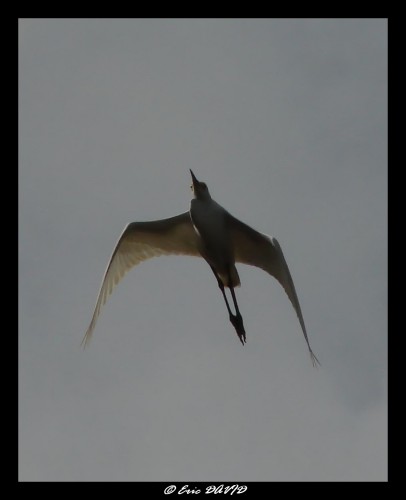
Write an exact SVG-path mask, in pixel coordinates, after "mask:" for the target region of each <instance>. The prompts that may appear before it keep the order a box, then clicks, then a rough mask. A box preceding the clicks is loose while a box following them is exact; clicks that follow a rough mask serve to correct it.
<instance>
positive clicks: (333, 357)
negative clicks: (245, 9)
mask: <svg viewBox="0 0 406 500" xmlns="http://www.w3.org/2000/svg"><path fill="white" fill-rule="evenodd" d="M19 161H20V167H19V172H20V173H19V200H20V201H19V320H20V321H19V326H20V328H19V330H20V332H19V477H20V480H21V481H62V480H63V481H175V480H176V481H185V482H189V483H190V482H191V481H237V482H239V483H243V482H244V481H385V480H386V479H387V21H386V20H384V19H378V20H374V19H367V20H362V19H361V20H319V19H318V20H304V19H301V20H281V19H277V20H266V19H263V20H254V19H235V20H233V19H230V20H229V19H220V20H216V19H209V20H206V19H195V20H188V19H177V20H164V19H156V20H150V19H148V20H144V19H135V20H130V19H128V20H119V19H114V20H109V19H105V20H97V19H95V20H93V19H83V20H80V19H79V20H76V19H73V20H72V19H67V20H53V19H44V20H41V19H23V20H20V23H19ZM189 168H192V169H193V171H194V172H195V174H196V176H197V177H198V178H199V179H200V180H203V181H205V182H206V183H207V184H208V186H209V189H210V191H211V194H212V196H213V198H214V199H215V200H217V201H218V202H219V203H220V204H222V205H223V206H224V207H225V208H226V209H227V210H228V211H230V212H231V213H232V214H233V215H235V216H236V217H238V218H239V219H241V220H243V221H244V222H246V223H248V224H250V225H252V226H253V227H255V228H256V229H258V230H260V231H262V232H264V233H267V234H270V235H272V236H275V237H276V238H277V239H278V240H279V242H280V244H281V246H282V248H283V250H284V253H285V257H286V259H287V262H288V264H289V266H290V269H291V272H292V275H293V279H294V282H295V284H296V289H297V292H298V295H299V299H300V302H301V305H302V310H303V314H304V318H305V322H306V325H307V330H308V333H309V337H310V342H311V345H312V348H313V350H314V352H315V353H316V355H317V356H318V358H319V360H320V361H321V364H322V366H321V368H320V369H318V370H316V369H314V368H313V367H312V364H311V361H310V357H309V354H308V351H307V347H306V344H305V341H304V338H303V335H302V333H301V329H300V325H299V322H298V320H297V318H296V315H295V313H294V310H293V308H292V306H291V304H290V302H289V300H288V298H287V296H286V295H285V293H284V291H283V289H282V288H281V286H280V285H279V284H278V283H277V282H276V280H274V279H273V278H271V277H270V276H269V275H267V274H266V273H264V272H263V271H260V270H259V269H256V268H252V267H248V266H241V265H240V266H239V268H238V269H239V274H240V278H241V281H242V287H241V288H239V289H237V298H238V300H239V304H240V309H241V313H242V315H243V318H244V324H245V328H246V332H247V344H246V345H245V346H244V347H242V345H241V344H240V342H239V340H238V338H237V336H236V334H235V331H234V329H233V327H232V325H231V324H230V322H229V320H228V315H227V311H226V308H225V305H224V302H223V299H222V297H221V294H220V291H219V289H218V287H217V283H216V281H215V279H214V276H213V274H212V272H211V270H210V268H209V267H208V265H207V264H206V262H204V260H202V259H197V258H192V257H176V256H172V257H160V258H159V259H152V260H149V261H147V262H145V263H143V264H141V265H140V266H139V267H137V268H135V269H134V270H133V271H131V272H130V273H129V274H128V275H127V276H126V278H125V279H124V280H123V281H122V283H121V284H120V285H119V286H118V287H117V289H116V290H115V291H114V293H113V295H112V296H111V297H110V299H109V301H108V303H107V305H106V307H105V308H104V309H103V311H102V315H101V316H100V318H99V322H98V324H97V326H96V330H95V332H94V336H93V339H92V342H91V344H90V347H89V348H88V349H86V350H85V351H83V350H81V348H80V342H81V340H82V337H83V334H84V332H85V330H86V328H87V326H88V324H89V322H90V319H91V315H92V312H93V307H94V304H95V301H96V297H97V293H98V290H99V286H100V282H101V278H102V275H103V272H104V270H105V267H106V265H107V262H108V259H109V257H110V255H111V253H112V251H113V249H114V245H115V243H116V241H117V238H118V237H119V235H120V233H121V231H122V230H123V228H124V227H125V225H126V224H127V223H129V222H131V221H142V220H149V219H160V218H165V217H169V216H171V215H176V214H178V213H181V212H184V211H186V210H188V208H189V202H190V198H191V192H190V187H189V186H190V183H191V179H190V174H189V170H188V169H189Z"/></svg>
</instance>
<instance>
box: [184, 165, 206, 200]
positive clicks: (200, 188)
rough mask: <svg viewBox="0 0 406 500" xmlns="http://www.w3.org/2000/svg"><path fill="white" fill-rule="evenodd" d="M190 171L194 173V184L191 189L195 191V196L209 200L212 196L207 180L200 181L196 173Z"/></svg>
mask: <svg viewBox="0 0 406 500" xmlns="http://www.w3.org/2000/svg"><path fill="white" fill-rule="evenodd" d="M189 170H190V169H189ZM190 173H191V175H192V185H191V186H190V189H191V190H192V191H193V194H194V197H195V198H197V199H198V200H209V199H210V198H211V196H210V193H209V188H208V187H207V184H206V183H205V182H200V181H198V180H197V179H196V176H195V174H194V173H193V172H192V171H191V170H190Z"/></svg>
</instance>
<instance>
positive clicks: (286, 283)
mask: <svg viewBox="0 0 406 500" xmlns="http://www.w3.org/2000/svg"><path fill="white" fill-rule="evenodd" d="M191 174H192V180H193V184H192V186H191V187H192V189H193V192H194V198H193V199H192V201H191V203H190V210H189V212H185V213H183V214H180V215H177V216H175V217H170V218H169V219H162V220H157V221H149V222H133V223H131V224H129V225H128V226H127V227H126V228H125V230H124V231H123V233H122V235H121V237H120V238H119V240H118V243H117V245H116V248H115V250H114V252H113V255H112V256H111V259H110V262H109V264H108V266H107V269H106V272H105V275H104V278H103V282H102V286H101V289H100V292H99V297H98V299H97V303H96V307H95V310H94V313H93V317H92V320H91V322H90V325H89V328H88V329H87V331H86V334H85V336H84V339H83V344H84V345H86V344H87V343H88V342H89V340H90V338H91V336H92V333H93V330H94V327H95V325H96V320H97V318H98V316H99V314H100V310H101V308H102V306H103V304H104V303H105V302H106V300H107V298H108V296H109V295H110V294H111V292H112V291H113V288H114V286H115V285H117V284H118V282H119V281H120V280H121V279H122V278H123V276H124V274H126V273H127V272H128V271H129V270H130V269H131V268H132V267H134V266H136V265H138V264H139V263H140V262H142V261H144V260H147V259H149V258H151V257H156V256H159V255H171V254H180V255H190V256H195V257H199V256H200V257H203V258H204V259H205V260H206V261H207V263H208V264H209V266H210V267H211V269H212V271H213V273H214V275H215V277H216V279H217V283H218V286H219V288H220V290H221V292H222V294H223V297H224V300H225V303H226V306H227V310H228V313H229V318H230V321H231V323H232V324H233V326H234V328H235V330H236V333H237V335H238V337H239V339H240V341H241V343H242V344H243V345H244V343H245V342H246V337H245V329H244V325H243V320H242V316H241V313H240V311H239V308H238V304H237V299H236V296H235V292H234V288H235V287H237V286H240V278H239V276H238V272H237V269H236V266H235V263H236V262H239V263H243V264H248V265H252V266H256V267H259V268H261V269H263V270H264V271H266V272H268V273H269V274H270V275H272V276H273V277H274V278H276V279H277V280H278V281H279V283H280V284H281V285H282V286H283V288H284V289H285V292H286V293H287V295H288V297H289V299H290V301H291V303H292V305H293V307H294V309H295V311H296V314H297V316H298V319H299V322H300V325H301V327H302V331H303V334H304V337H305V340H306V343H307V345H308V348H309V352H310V355H311V358H312V362H313V364H316V363H318V360H317V358H316V356H315V355H314V353H313V351H312V350H311V348H310V344H309V340H308V337H307V332H306V327H305V324H304V320H303V315H302V311H301V308H300V305H299V299H298V297H297V294H296V290H295V287H294V284H293V280H292V277H291V275H290V272H289V268H288V265H287V263H286V260H285V258H284V256H283V253H282V249H281V247H280V245H279V243H278V241H277V240H276V239H275V238H270V237H269V236H267V235H265V234H262V233H260V232H258V231H256V230H255V229H253V228H251V227H250V226H248V225H246V224H244V223H243V222H241V221H240V220H238V219H236V218H235V217H233V216H232V215H231V214H230V213H229V212H227V210H225V209H224V208H223V207H222V206H221V205H219V204H218V203H217V202H216V201H214V200H213V199H212V198H211V196H210V193H209V190H208V188H207V186H206V184H205V183H204V182H199V181H198V180H197V179H196V177H195V176H194V174H193V172H192V171H191ZM225 287H228V288H229V289H230V291H231V295H232V299H233V303H234V307H235V311H236V313H235V314H233V313H232V311H231V308H230V306H229V303H228V300H227V297H226V294H225Z"/></svg>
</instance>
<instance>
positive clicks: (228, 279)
mask: <svg viewBox="0 0 406 500" xmlns="http://www.w3.org/2000/svg"><path fill="white" fill-rule="evenodd" d="M220 279H221V281H222V282H223V285H224V286H226V287H228V288H235V287H236V286H240V285H241V281H240V277H239V276H238V271H237V268H236V267H235V266H234V265H233V266H232V267H231V269H230V273H229V274H220Z"/></svg>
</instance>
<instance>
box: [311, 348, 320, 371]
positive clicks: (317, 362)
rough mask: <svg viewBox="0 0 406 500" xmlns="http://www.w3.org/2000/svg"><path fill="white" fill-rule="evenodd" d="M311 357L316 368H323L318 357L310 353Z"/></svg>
mask: <svg viewBox="0 0 406 500" xmlns="http://www.w3.org/2000/svg"><path fill="white" fill-rule="evenodd" d="M310 357H311V360H312V365H313V366H314V367H315V368H318V367H319V366H321V363H320V361H319V360H318V359H317V357H316V355H315V354H314V352H313V351H310Z"/></svg>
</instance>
